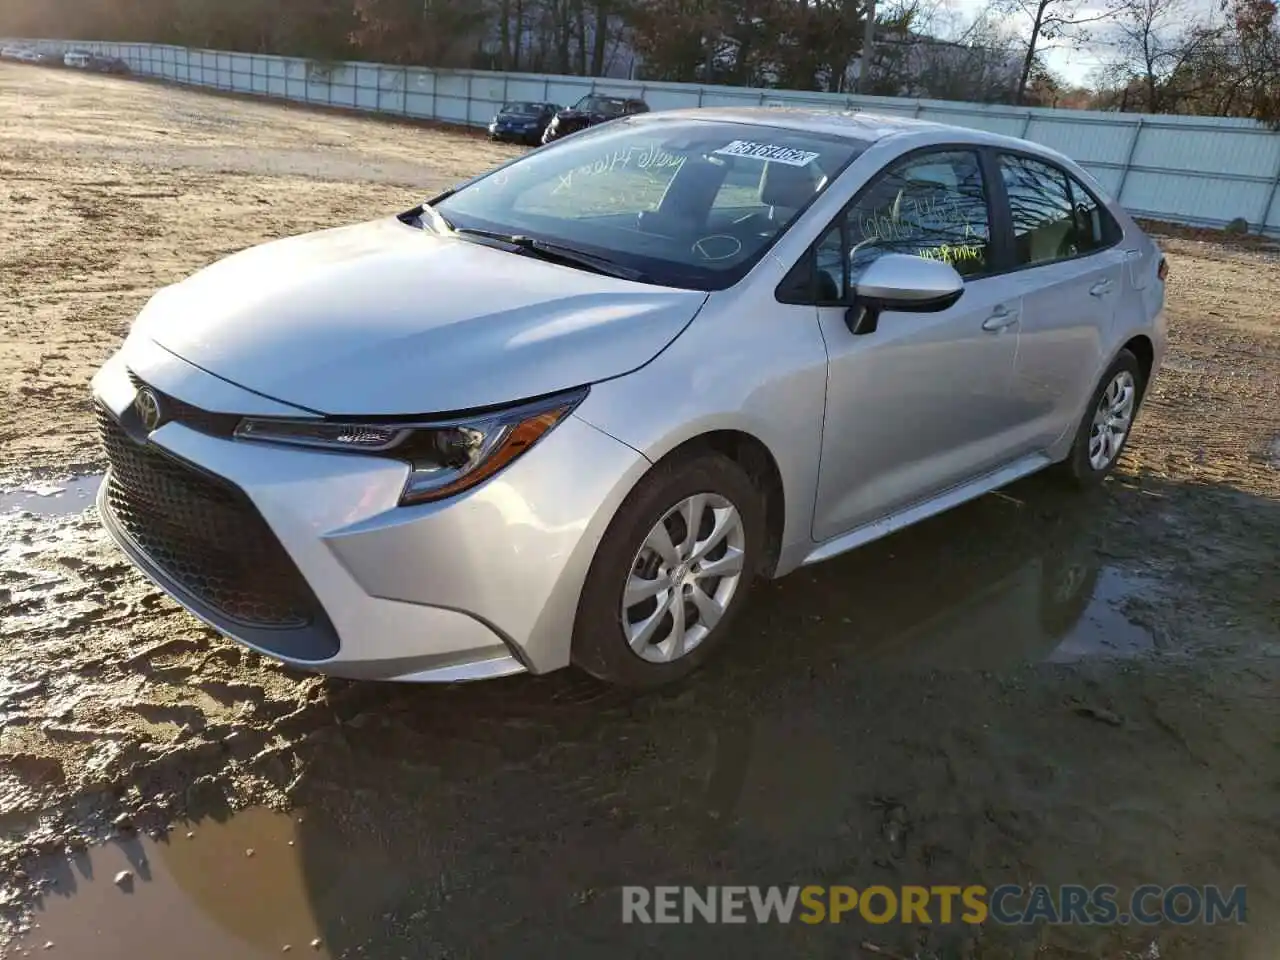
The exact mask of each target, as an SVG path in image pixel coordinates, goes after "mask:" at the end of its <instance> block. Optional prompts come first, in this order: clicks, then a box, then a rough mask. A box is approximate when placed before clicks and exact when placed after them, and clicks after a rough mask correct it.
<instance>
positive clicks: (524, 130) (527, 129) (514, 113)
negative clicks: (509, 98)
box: [489, 102, 560, 147]
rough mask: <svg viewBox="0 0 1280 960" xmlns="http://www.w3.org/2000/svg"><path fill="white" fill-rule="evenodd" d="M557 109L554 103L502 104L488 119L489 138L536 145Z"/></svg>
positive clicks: (540, 140)
mask: <svg viewBox="0 0 1280 960" xmlns="http://www.w3.org/2000/svg"><path fill="white" fill-rule="evenodd" d="M559 109H560V108H559V107H558V106H557V105H556V104H554V103H530V102H517V103H507V104H503V106H502V109H501V110H499V111H498V115H497V116H496V117H494V118H493V119H492V120H491V121H489V139H491V140H518V141H520V142H521V143H529V144H532V145H533V146H535V147H536V146H537V145H538V144H540V143H541V142H542V135H543V133H545V132H546V129H547V125H548V124H550V123H551V120H552V118H554V117H555V115H556V111H557V110H559Z"/></svg>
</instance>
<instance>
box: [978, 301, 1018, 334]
mask: <svg viewBox="0 0 1280 960" xmlns="http://www.w3.org/2000/svg"><path fill="white" fill-rule="evenodd" d="M1017 322H1018V313H1017V311H1016V310H1010V309H1009V308H1008V307H996V308H995V309H994V310H992V311H991V316H989V317H987V319H985V320H983V321H982V329H983V330H986V331H987V332H988V333H999V332H1000V331H1001V330H1004V329H1005V328H1007V327H1011V326H1013V325H1014V324H1015V323H1017Z"/></svg>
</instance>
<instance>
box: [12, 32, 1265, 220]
mask: <svg viewBox="0 0 1280 960" xmlns="http://www.w3.org/2000/svg"><path fill="white" fill-rule="evenodd" d="M6 43H26V44H29V45H34V46H37V47H46V48H52V49H55V50H56V49H63V48H66V47H68V46H71V45H72V44H70V43H68V42H66V41H52V40H42V41H0V45H3V44H6ZM74 46H75V47H76V49H87V50H91V51H94V52H96V53H100V54H103V55H106V56H114V57H119V58H120V59H122V60H124V61H125V62H126V63H128V64H129V67H130V69H131V70H132V71H133V72H134V73H135V74H138V75H140V76H146V77H156V78H160V79H164V80H169V81H173V82H176V83H184V84H192V85H195V86H202V87H212V88H215V89H218V90H228V91H234V92H238V93H246V94H256V95H259V96H265V97H278V98H282V99H287V100H296V101H299V102H303V103H310V104H320V105H324V106H334V107H346V108H350V109H355V110H365V111H371V112H379V113H388V114H395V115H399V116H405V117H413V118H418V119H428V120H440V121H444V122H448V123H458V124H466V125H470V126H480V125H482V124H486V123H488V121H489V120H490V118H491V117H492V116H493V114H494V112H495V111H496V109H497V108H498V107H499V106H500V105H501V104H502V103H504V102H506V101H509V100H543V101H552V102H555V103H559V104H562V105H566V106H567V105H569V104H571V103H573V102H574V101H576V100H577V99H578V98H579V97H581V96H583V95H584V94H587V93H592V92H600V93H609V94H619V95H625V96H637V97H642V98H644V99H645V100H646V101H647V102H648V103H649V105H650V106H651V107H652V108H653V109H655V110H664V109H673V108H678V107H697V106H745V105H755V106H759V105H769V106H792V107H795V106H801V107H814V108H817V109H853V110H865V111H874V112H879V113H890V114H899V115H906V116H912V117H919V118H921V119H925V120H936V121H939V122H943V123H952V124H956V125H958V126H962V127H972V128H976V129H981V130H990V131H993V132H996V133H1004V134H1010V135H1012V136H1016V137H1024V138H1026V139H1028V140H1034V141H1036V142H1038V143H1043V144H1045V145H1047V146H1050V147H1053V148H1055V149H1057V150H1060V151H1062V152H1063V153H1066V154H1067V155H1069V156H1071V157H1073V158H1074V159H1075V160H1076V161H1078V162H1079V163H1081V164H1082V165H1083V166H1085V167H1086V168H1087V169H1089V170H1090V171H1091V172H1092V173H1093V174H1094V175H1095V176H1096V177H1097V178H1098V179H1099V180H1100V181H1101V182H1102V184H1103V185H1104V186H1105V187H1106V188H1107V189H1108V190H1109V191H1110V192H1111V193H1112V195H1113V196H1115V197H1117V198H1118V199H1119V200H1120V202H1121V203H1122V204H1124V206H1125V207H1126V208H1127V209H1129V210H1130V211H1131V212H1133V213H1134V214H1136V215H1138V216H1144V217H1151V218H1153V219H1159V220H1169V221H1173V222H1176V223H1186V224H1192V225H1200V226H1213V227H1221V226H1224V225H1226V224H1227V223H1228V222H1229V221H1231V220H1233V219H1235V218H1237V217H1242V218H1244V219H1245V220H1246V221H1248V223H1249V228H1250V231H1251V232H1265V233H1268V234H1274V235H1280V133H1277V132H1274V131H1272V130H1269V129H1268V128H1266V127H1265V126H1263V125H1262V124H1259V123H1257V122H1255V121H1253V120H1243V119H1235V118H1223V117H1181V116H1164V115H1155V114H1129V113H1124V114H1122V113H1102V112H1094V111H1084V110H1056V109H1047V108H1025V107H1010V106H990V105H985V104H973V103H952V102H947V101H941V100H908V99H901V98H893V97H858V96H847V95H844V94H829V93H813V92H806V91H795V90H761V89H756V88H745V87H722V86H709V85H707V86H704V85H699V84H686V83H657V82H645V81H640V80H615V79H609V78H592V77H561V76H543V75H540V74H526V73H495V72H488V71H479V70H431V69H427V68H424V67H399V66H390V65H386V64H377V63H349V62H337V63H330V62H320V61H313V60H306V59H302V58H298V57H276V56H267V55H263V54H244V53H228V52H225V51H221V50H193V49H188V48H185V47H172V46H162V45H159V44H148V43H78V42H77V43H75V44H74Z"/></svg>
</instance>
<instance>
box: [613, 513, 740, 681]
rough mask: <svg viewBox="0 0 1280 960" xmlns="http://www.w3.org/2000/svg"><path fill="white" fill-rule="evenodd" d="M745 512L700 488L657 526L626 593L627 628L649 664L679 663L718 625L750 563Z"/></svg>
mask: <svg viewBox="0 0 1280 960" xmlns="http://www.w3.org/2000/svg"><path fill="white" fill-rule="evenodd" d="M745 551H746V533H745V531H744V529H743V523H742V516H741V514H740V513H739V512H738V509H737V508H736V507H735V506H734V505H733V504H732V503H730V502H729V501H728V500H727V499H725V498H724V497H722V496H720V495H719V494H715V493H697V494H694V495H693V496H690V497H686V498H685V499H683V500H681V501H680V502H679V503H677V504H676V505H675V506H673V507H672V508H671V509H670V510H668V511H667V512H666V513H665V514H664V515H663V516H662V518H661V519H660V520H659V521H658V522H657V523H655V524H654V525H653V528H652V529H651V530H650V531H649V534H648V535H647V536H646V537H645V539H644V542H643V543H642V544H641V546H640V549H639V550H638V551H637V552H636V555H635V559H634V560H633V561H632V563H631V568H630V572H629V574H628V577H627V582H626V585H625V586H624V588H623V592H622V611H621V613H622V628H623V631H624V632H625V634H626V638H627V642H628V643H629V644H630V646H631V649H632V651H633V652H634V653H635V654H636V655H637V656H639V657H641V658H642V659H644V660H647V661H649V662H650V663H667V662H670V661H672V660H678V659H680V658H681V657H683V656H685V655H686V654H688V653H689V652H690V651H692V650H693V649H695V648H696V647H697V646H698V645H699V644H700V643H702V641H703V640H705V639H706V638H707V636H708V635H709V634H710V633H711V631H712V630H714V629H715V627H716V624H718V623H719V622H720V619H721V617H723V616H724V613H725V611H726V610H727V609H728V608H729V604H730V602H731V601H732V600H733V596H734V594H735V593H736V592H737V590H738V585H739V583H740V582H741V581H742V573H743V568H744V563H745V560H746V552H745Z"/></svg>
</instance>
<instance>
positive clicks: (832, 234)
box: [814, 150, 991, 301]
mask: <svg viewBox="0 0 1280 960" xmlns="http://www.w3.org/2000/svg"><path fill="white" fill-rule="evenodd" d="M814 253H815V265H816V267H817V273H818V277H817V282H818V296H819V300H820V301H831V300H835V299H839V297H840V294H841V292H842V291H847V290H848V285H850V284H854V283H856V282H857V280H858V277H859V275H860V274H861V273H862V271H864V270H865V269H866V268H867V266H868V265H869V264H870V263H872V262H873V261H874V260H876V258H878V257H881V256H883V255H884V254H886V253H905V254H910V255H912V256H917V257H927V258H929V259H933V260H943V261H946V262H947V263H950V264H951V265H952V266H953V267H955V268H956V271H957V272H958V273H959V274H960V275H961V276H962V277H976V276H981V275H982V274H984V273H986V272H987V271H988V270H989V269H990V268H991V223H990V219H989V217H988V214H987V190H986V185H985V184H984V182H983V179H982V166H981V163H980V162H979V159H978V155H977V154H976V153H974V152H972V151H969V150H948V151H939V152H935V153H925V154H916V155H914V156H911V157H908V158H906V159H905V160H900V161H898V162H896V163H894V164H892V165H891V166H889V167H887V168H886V169H885V170H884V171H882V172H881V173H879V174H877V176H876V179H875V180H873V181H872V183H871V184H870V186H869V187H867V188H866V189H864V190H863V191H862V194H861V195H860V196H859V198H858V200H857V202H856V203H854V204H853V205H852V206H851V207H849V208H848V209H847V210H846V211H845V212H844V213H843V214H842V215H841V217H840V218H838V219H837V221H836V223H834V224H833V225H832V227H831V229H830V230H829V231H828V232H827V234H826V235H825V236H824V237H823V238H822V239H821V240H819V241H818V245H817V247H816V248H815V250H814Z"/></svg>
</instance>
